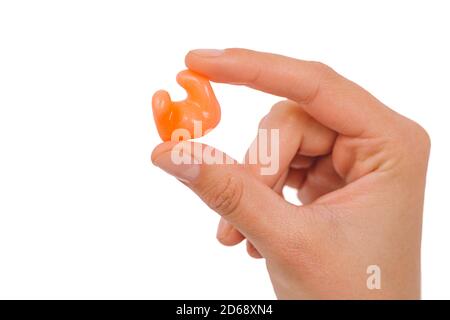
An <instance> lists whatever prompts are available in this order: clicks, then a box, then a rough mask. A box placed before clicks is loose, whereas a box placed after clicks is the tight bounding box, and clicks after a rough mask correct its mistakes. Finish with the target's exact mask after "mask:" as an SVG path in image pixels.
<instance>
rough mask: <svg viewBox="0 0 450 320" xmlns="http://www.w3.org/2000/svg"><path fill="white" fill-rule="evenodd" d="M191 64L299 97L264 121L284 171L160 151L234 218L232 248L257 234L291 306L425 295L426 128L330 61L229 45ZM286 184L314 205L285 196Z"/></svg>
mask: <svg viewBox="0 0 450 320" xmlns="http://www.w3.org/2000/svg"><path fill="white" fill-rule="evenodd" d="M186 65H187V66H188V68H189V69H191V70H193V71H195V72H198V73H200V74H202V75H204V76H206V77H207V78H209V79H211V80H212V81H215V82H223V83H230V84H242V85H246V86H249V87H251V88H254V89H257V90H261V91H264V92H267V93H271V94H274V95H277V96H282V97H285V98H287V99H288V100H286V101H282V102H280V103H278V104H276V105H275V106H274V107H273V108H272V110H271V111H270V112H269V114H268V115H267V116H266V117H265V118H264V119H263V121H261V124H260V127H261V128H266V129H271V128H274V129H279V135H280V150H279V155H280V158H279V170H278V171H277V173H276V174H274V175H262V174H261V170H260V168H261V165H258V164H253V165H249V164H237V163H235V164H233V165H230V164H222V165H221V164H205V163H203V164H198V163H197V164H195V163H192V164H181V165H177V164H174V163H173V162H172V160H171V156H170V150H171V148H173V146H174V143H164V144H161V145H159V146H158V147H156V149H155V150H154V151H153V154H152V161H153V163H154V164H155V165H156V166H158V167H160V168H161V169H163V170H165V171H167V172H168V173H170V174H172V175H174V176H176V177H177V178H179V179H180V180H182V181H183V182H184V183H185V184H186V185H187V186H189V187H190V188H191V189H192V190H193V191H194V192H195V193H197V194H198V195H199V196H200V197H201V198H202V199H203V200H204V202H205V203H206V204H208V205H209V206H210V207H211V208H212V209H213V210H215V211H217V212H218V213H219V214H220V215H221V216H222V220H221V223H220V226H219V231H218V238H219V240H220V241H221V242H222V243H224V244H226V245H233V244H237V243H238V242H240V241H241V240H243V239H244V238H246V239H247V241H248V251H249V254H250V255H251V256H254V257H263V258H265V259H266V264H267V269H268V272H269V274H270V277H271V280H272V284H273V287H274V290H275V293H276V295H277V297H278V298H281V299H297V298H299V299H304V298H309V299H315V298H319V299H329V298H331V299H346V298H354V299H366V298H367V299H372V298H383V299H390V298H399V299H416V298H419V297H420V244H421V224H422V211H423V196H424V188H425V176H426V170H427V161H428V155H429V149H430V140H429V137H428V135H427V133H426V132H425V130H424V129H422V128H421V127H420V126H419V125H418V124H416V123H415V122H413V121H411V120H409V119H406V118H405V117H403V116H401V115H399V114H397V113H395V112H394V111H393V110H391V109H389V108H388V107H386V106H385V105H383V104H382V103H381V102H380V101H378V100H377V99H376V98H374V97H373V96H372V95H370V94H369V93H368V92H367V91H365V90H364V89H362V88H361V87H359V86H358V85H356V84H355V83H353V82H351V81H349V80H347V79H345V78H344V77H342V76H341V75H339V74H337V73H336V72H335V71H333V70H332V69H331V68H330V67H328V66H326V65H324V64H322V63H318V62H309V61H301V60H296V59H292V58H288V57H284V56H279V55H274V54H268V53H260V52H254V51H249V50H243V49H227V50H224V51H215V50H194V51H191V52H189V54H188V55H187V56H186ZM193 144H194V143H193ZM196 145H197V146H198V144H196ZM191 151H192V150H191ZM217 152H218V151H217ZM191 156H192V157H195V155H194V154H191ZM197 160H198V159H197ZM285 185H287V186H291V187H294V188H297V189H298V197H299V199H300V201H301V202H302V204H303V205H301V206H295V205H293V204H290V203H288V202H287V201H285V200H284V198H283V197H282V194H281V190H282V188H283V186H285ZM371 265H375V266H377V267H379V270H380V271H381V288H380V289H374V290H369V289H368V286H367V278H368V276H369V275H368V274H367V272H366V271H367V268H368V267H369V266H371Z"/></svg>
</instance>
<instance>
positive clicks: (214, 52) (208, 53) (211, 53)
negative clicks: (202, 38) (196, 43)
mask: <svg viewBox="0 0 450 320" xmlns="http://www.w3.org/2000/svg"><path fill="white" fill-rule="evenodd" d="M224 52H225V50H218V49H196V50H192V51H191V53H193V54H196V55H198V56H201V57H205V58H213V57H218V56H221V55H222V54H223V53H224Z"/></svg>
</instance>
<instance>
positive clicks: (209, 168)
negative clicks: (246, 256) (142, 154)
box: [152, 141, 298, 255]
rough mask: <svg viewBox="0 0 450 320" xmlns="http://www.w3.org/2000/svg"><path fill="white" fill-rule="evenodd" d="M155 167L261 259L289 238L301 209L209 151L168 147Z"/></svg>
mask: <svg viewBox="0 0 450 320" xmlns="http://www.w3.org/2000/svg"><path fill="white" fill-rule="evenodd" d="M152 162H153V163H154V164H155V165H156V166H158V167H159V168H161V169H162V170H164V171H166V172H167V173H169V174H171V175H173V176H175V177H176V178H178V179H179V180H181V181H182V182H184V183H185V184H186V185H187V186H188V187H189V188H191V190H193V191H194V192H195V193H196V194H197V195H198V196H199V197H200V198H201V199H202V200H203V201H204V202H205V203H206V204H207V205H208V206H209V207H210V208H211V209H213V210H214V211H216V212H217V213H218V214H220V215H221V216H222V217H223V218H224V219H226V220H227V221H228V222H230V223H231V224H232V225H234V226H235V227H236V228H237V229H238V230H239V231H240V232H241V233H242V234H244V235H245V236H246V237H247V238H248V239H250V240H251V241H252V243H253V244H254V245H255V247H256V248H257V249H258V251H259V250H261V251H260V252H261V253H262V254H263V255H264V252H265V251H266V252H267V250H270V249H275V248H274V247H273V246H274V241H273V239H274V238H278V239H279V238H281V237H282V235H283V234H285V232H286V230H285V228H284V226H285V225H286V224H287V223H288V222H289V220H290V215H292V216H294V215H295V212H294V211H295V209H298V208H297V207H295V206H293V205H291V204H289V203H288V202H286V201H284V199H282V198H281V197H280V196H279V195H278V194H277V193H275V192H274V191H273V190H272V189H271V188H269V187H268V186H266V185H265V184H263V183H262V182H260V181H259V180H258V179H256V178H255V177H254V176H253V175H251V174H250V173H248V172H247V171H246V169H245V168H244V167H243V166H242V165H239V164H238V163H237V162H236V161H235V160H233V159H231V158H230V157H229V156H227V155H225V154H224V153H222V152H221V151H219V150H216V149H213V148H212V147H210V146H207V145H203V144H200V143H194V142H191V141H184V142H180V143H174V142H166V143H163V144H160V145H159V146H157V147H156V148H155V150H154V151H153V153H152ZM283 231H284V232H283ZM271 240H272V241H271Z"/></svg>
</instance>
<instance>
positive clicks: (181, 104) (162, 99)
mask: <svg viewBox="0 0 450 320" xmlns="http://www.w3.org/2000/svg"><path fill="white" fill-rule="evenodd" d="M177 82H178V84H179V85H180V86H182V87H183V88H184V89H185V90H186V91H187V98H186V99H185V100H182V101H175V102H173V101H172V100H171V99H170V95H169V93H168V92H167V91H164V90H160V91H157V92H156V93H155V94H154V95H153V99H152V107H153V117H154V118H155V122H156V128H157V129H158V133H159V136H160V137H161V139H162V140H163V141H170V140H171V138H172V133H173V132H174V131H175V130H176V129H185V130H187V131H188V132H189V134H190V137H191V138H199V136H198V135H199V133H198V128H197V130H194V129H195V124H196V122H197V124H201V134H200V136H203V135H204V133H205V131H207V130H210V129H213V128H214V127H215V126H217V124H218V123H219V121H220V106H219V102H217V99H216V96H215V95H214V92H213V90H212V87H211V85H210V83H209V81H208V79H206V78H205V77H203V76H201V75H199V74H197V73H195V72H192V71H190V70H184V71H181V72H180V73H178V75H177Z"/></svg>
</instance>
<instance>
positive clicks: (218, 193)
mask: <svg viewBox="0 0 450 320" xmlns="http://www.w3.org/2000/svg"><path fill="white" fill-rule="evenodd" d="M242 193H243V183H242V180H241V179H240V178H239V177H235V176H231V175H228V176H225V177H223V178H221V179H219V180H217V181H212V183H211V184H210V186H209V188H207V189H206V190H205V192H204V196H203V198H204V201H205V202H206V204H207V205H208V206H209V207H210V208H211V209H213V210H214V211H216V212H217V213H219V214H220V215H222V216H233V215H235V214H236V213H237V211H238V210H237V209H238V207H239V203H240V201H241V197H242Z"/></svg>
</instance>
